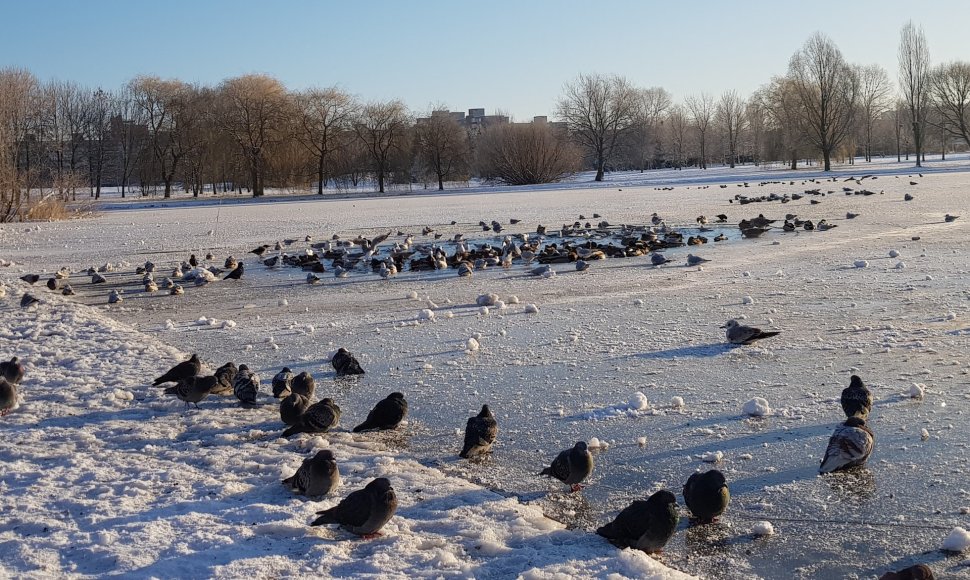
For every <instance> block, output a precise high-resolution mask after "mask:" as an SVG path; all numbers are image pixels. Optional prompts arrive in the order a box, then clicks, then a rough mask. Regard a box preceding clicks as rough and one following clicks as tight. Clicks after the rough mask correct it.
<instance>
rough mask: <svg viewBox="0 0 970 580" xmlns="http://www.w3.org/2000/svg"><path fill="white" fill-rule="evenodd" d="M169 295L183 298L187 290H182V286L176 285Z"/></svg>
mask: <svg viewBox="0 0 970 580" xmlns="http://www.w3.org/2000/svg"><path fill="white" fill-rule="evenodd" d="M169 294H171V295H172V296H181V295H182V294H185V289H184V288H182V285H181V284H176V285H174V286H172V289H171V290H170V291H169Z"/></svg>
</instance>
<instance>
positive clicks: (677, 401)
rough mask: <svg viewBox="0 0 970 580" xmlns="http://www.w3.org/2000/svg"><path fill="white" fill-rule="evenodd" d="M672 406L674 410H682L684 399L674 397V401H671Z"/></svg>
mask: <svg viewBox="0 0 970 580" xmlns="http://www.w3.org/2000/svg"><path fill="white" fill-rule="evenodd" d="M670 404H671V406H673V407H674V408H677V409H682V408H683V407H684V398H683V397H673V398H672V399H670Z"/></svg>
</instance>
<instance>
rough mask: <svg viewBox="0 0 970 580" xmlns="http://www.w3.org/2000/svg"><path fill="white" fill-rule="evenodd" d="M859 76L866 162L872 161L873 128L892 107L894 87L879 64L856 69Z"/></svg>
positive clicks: (860, 110) (860, 108)
mask: <svg viewBox="0 0 970 580" xmlns="http://www.w3.org/2000/svg"><path fill="white" fill-rule="evenodd" d="M856 74H857V75H858V76H859V112H860V113H861V114H862V119H861V121H862V122H861V125H862V132H863V135H862V137H863V144H864V146H865V154H866V161H872V128H873V125H874V124H875V122H876V120H877V119H878V118H879V117H881V116H882V114H883V113H885V112H886V111H888V110H889V108H890V107H891V106H892V96H893V95H892V85H891V84H890V82H889V75H888V74H886V70H885V69H884V68H882V67H881V66H879V65H877V64H871V65H867V66H860V67H857V68H856Z"/></svg>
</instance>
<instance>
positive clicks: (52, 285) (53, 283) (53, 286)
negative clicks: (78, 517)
mask: <svg viewBox="0 0 970 580" xmlns="http://www.w3.org/2000/svg"><path fill="white" fill-rule="evenodd" d="M47 289H48V290H57V278H50V279H49V280H47Z"/></svg>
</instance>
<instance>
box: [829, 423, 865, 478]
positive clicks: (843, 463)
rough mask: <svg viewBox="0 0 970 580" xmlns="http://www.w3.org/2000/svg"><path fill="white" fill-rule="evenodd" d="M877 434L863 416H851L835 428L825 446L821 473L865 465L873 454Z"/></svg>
mask: <svg viewBox="0 0 970 580" xmlns="http://www.w3.org/2000/svg"><path fill="white" fill-rule="evenodd" d="M875 443H876V441H875V436H874V435H873V433H872V430H871V429H869V427H867V426H866V420H865V419H863V418H862V417H849V418H848V419H846V421H845V423H843V424H841V425H839V426H838V427H836V428H835V432H834V433H832V437H830V438H829V443H828V446H826V448H825V457H824V458H823V459H822V464H821V465H820V466H819V468H818V472H819V473H831V472H833V471H838V470H840V469H848V468H850V467H855V466H857V465H863V464H864V463H865V462H866V460H867V459H869V456H870V455H871V454H872V448H873V447H874V446H875Z"/></svg>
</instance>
